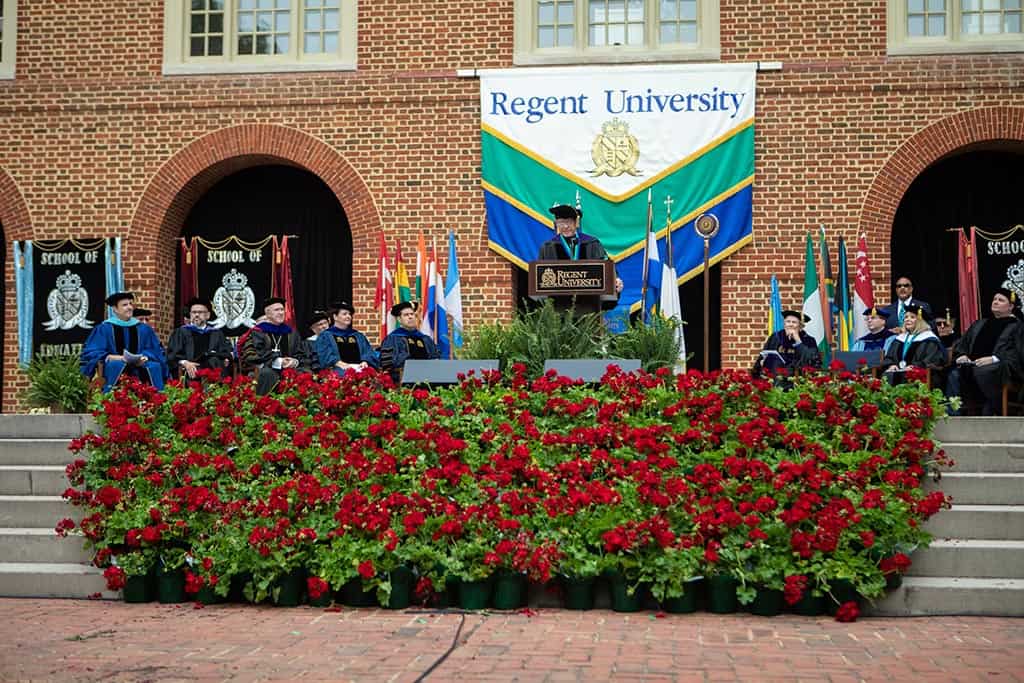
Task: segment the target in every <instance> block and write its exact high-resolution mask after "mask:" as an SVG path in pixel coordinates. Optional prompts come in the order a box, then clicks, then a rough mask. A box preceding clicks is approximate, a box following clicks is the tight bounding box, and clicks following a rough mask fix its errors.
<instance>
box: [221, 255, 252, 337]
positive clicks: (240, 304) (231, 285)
mask: <svg viewBox="0 0 1024 683" xmlns="http://www.w3.org/2000/svg"><path fill="white" fill-rule="evenodd" d="M221 284H222V286H221V287H218V288H217V291H216V292H215V293H214V295H213V302H212V303H213V313H214V315H216V316H217V317H216V318H215V319H214V320H212V321H210V326H211V327H226V328H228V329H229V330H230V329H234V328H236V327H241V326H242V325H245V326H246V327H252V326H253V325H255V324H256V321H255V320H253V319H252V314H253V311H255V310H256V295H255V294H253V292H252V288H250V287H249V278H247V277H246V276H245V273H239V272H238V270H236V269H235V268H232V269H231V271H230V272H228V273H226V274H225V275H224V277H223V278H222V279H221Z"/></svg>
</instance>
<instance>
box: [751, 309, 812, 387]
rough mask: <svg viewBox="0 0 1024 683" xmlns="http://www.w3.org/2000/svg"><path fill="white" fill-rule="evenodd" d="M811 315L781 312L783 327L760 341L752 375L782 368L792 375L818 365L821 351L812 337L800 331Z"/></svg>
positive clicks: (777, 370)
mask: <svg viewBox="0 0 1024 683" xmlns="http://www.w3.org/2000/svg"><path fill="white" fill-rule="evenodd" d="M810 321H811V318H810V317H809V316H807V315H805V314H803V313H801V312H799V311H783V312H782V324H783V327H782V329H781V330H779V331H778V332H775V333H774V334H772V335H771V336H769V337H768V339H767V340H766V341H765V343H764V347H763V348H762V349H761V354H760V355H759V356H758V358H757V361H755V363H754V370H753V374H754V375H760V374H761V373H762V372H770V373H778V372H779V371H780V370H785V371H786V372H787V373H789V374H794V373H796V372H797V371H798V370H801V369H804V368H820V367H821V354H820V353H819V352H818V343H817V342H816V341H814V337H812V336H811V335H809V334H807V333H806V332H804V330H803V326H804V324H805V323H809V322H810Z"/></svg>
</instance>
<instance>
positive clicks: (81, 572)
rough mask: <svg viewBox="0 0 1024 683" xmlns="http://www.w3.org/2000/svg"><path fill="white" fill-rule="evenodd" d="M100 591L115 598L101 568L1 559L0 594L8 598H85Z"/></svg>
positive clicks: (101, 593)
mask: <svg viewBox="0 0 1024 683" xmlns="http://www.w3.org/2000/svg"><path fill="white" fill-rule="evenodd" d="M96 593H99V594H100V595H101V597H104V598H107V599H116V598H117V597H118V596H119V593H114V592H111V591H108V590H107V582H106V580H105V579H104V578H103V572H102V571H101V570H99V569H97V568H96V567H92V566H89V565H82V564H65V563H45V562H0V596H3V597H7V598H87V597H90V596H92V595H95V594H96Z"/></svg>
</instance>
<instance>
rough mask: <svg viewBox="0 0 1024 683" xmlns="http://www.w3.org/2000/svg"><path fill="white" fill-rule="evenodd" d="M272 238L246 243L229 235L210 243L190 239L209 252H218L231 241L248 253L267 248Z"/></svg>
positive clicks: (201, 239)
mask: <svg viewBox="0 0 1024 683" xmlns="http://www.w3.org/2000/svg"><path fill="white" fill-rule="evenodd" d="M274 237H275V235H269V236H267V237H264V238H263V239H262V240H260V241H259V242H246V241H244V240H242V239H240V238H239V237H238V235H231V236H230V237H225V238H224V239H222V240H221V241H219V242H210V241H208V240H204V239H203V238H202V237H193V238H192V239H194V240H195V241H197V242H199V244H201V245H202V246H204V247H206V248H207V249H209V250H210V251H219V250H221V249H223V248H224V247H226V246H228V245H229V244H231V242H232V241H234V242H235V243H236V244H238V246H240V247H241V248H242V249H248V250H249V251H256V250H258V249H262V248H263V247H265V246H267V243H268V242H270V241H271V240H272V239H274ZM179 239H180V240H182V241H183V242H184V241H185V238H184V237H180V238H179Z"/></svg>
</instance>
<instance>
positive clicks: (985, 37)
mask: <svg viewBox="0 0 1024 683" xmlns="http://www.w3.org/2000/svg"><path fill="white" fill-rule="evenodd" d="M1022 3H1024V0H889V51H890V52H891V53H894V54H914V53H931V52H947V51H949V52H986V51H1022V50H1024V34H1022V32H1021V23H1022V22H1021V13H1022Z"/></svg>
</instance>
